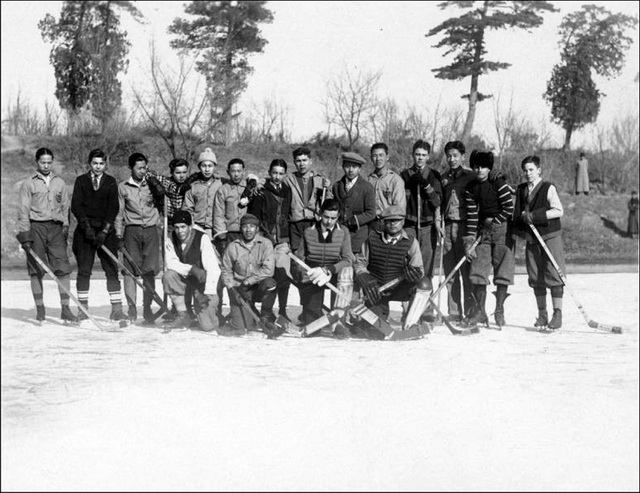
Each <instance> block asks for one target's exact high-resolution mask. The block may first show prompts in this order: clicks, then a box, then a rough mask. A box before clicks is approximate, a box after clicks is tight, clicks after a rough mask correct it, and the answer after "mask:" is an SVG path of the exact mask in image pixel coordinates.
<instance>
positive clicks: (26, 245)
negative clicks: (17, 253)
mask: <svg viewBox="0 0 640 493" xmlns="http://www.w3.org/2000/svg"><path fill="white" fill-rule="evenodd" d="M16 239H17V240H18V241H19V242H20V246H21V247H22V248H23V250H24V251H25V252H28V251H29V250H31V247H32V246H33V240H34V236H33V232H32V231H31V230H29V231H23V232H21V233H18V234H17V236H16Z"/></svg>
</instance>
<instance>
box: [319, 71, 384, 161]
mask: <svg viewBox="0 0 640 493" xmlns="http://www.w3.org/2000/svg"><path fill="white" fill-rule="evenodd" d="M381 77H382V71H381V70H378V71H375V72H373V71H367V72H363V71H362V70H360V69H357V70H349V69H348V68H346V67H345V68H344V69H343V70H342V71H341V72H340V73H339V74H338V75H337V76H334V77H333V78H332V79H329V80H328V81H327V82H326V89H327V92H326V96H325V99H324V101H323V105H324V109H325V117H326V120H327V123H329V124H332V123H334V124H336V125H337V126H338V128H340V129H341V130H344V132H345V134H346V137H347V142H348V148H349V149H353V147H354V146H355V145H356V144H357V142H358V141H359V140H360V138H361V137H363V134H364V133H365V132H366V131H367V130H368V128H369V125H370V123H371V119H370V115H371V113H372V112H374V111H375V110H376V107H377V104H378V95H377V92H378V84H379V82H380V78H381Z"/></svg>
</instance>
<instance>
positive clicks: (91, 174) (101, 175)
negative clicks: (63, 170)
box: [89, 171, 104, 183]
mask: <svg viewBox="0 0 640 493" xmlns="http://www.w3.org/2000/svg"><path fill="white" fill-rule="evenodd" d="M89 175H90V177H91V181H92V182H93V180H94V178H95V179H97V180H98V183H100V180H102V177H103V176H104V173H100V174H99V175H96V174H95V173H94V172H93V171H90V172H89Z"/></svg>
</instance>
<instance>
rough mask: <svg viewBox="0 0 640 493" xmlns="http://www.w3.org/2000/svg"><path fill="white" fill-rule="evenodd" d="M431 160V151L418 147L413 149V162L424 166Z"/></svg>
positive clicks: (421, 166)
mask: <svg viewBox="0 0 640 493" xmlns="http://www.w3.org/2000/svg"><path fill="white" fill-rule="evenodd" d="M428 160H429V151H427V150H426V149H422V148H420V147H418V148H417V149H416V150H415V151H413V164H414V165H416V166H417V167H418V168H424V167H425V166H426V165H427V161H428Z"/></svg>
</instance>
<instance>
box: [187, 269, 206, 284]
mask: <svg viewBox="0 0 640 493" xmlns="http://www.w3.org/2000/svg"><path fill="white" fill-rule="evenodd" d="M189 275H190V276H191V277H193V278H194V279H195V280H196V281H198V284H204V283H205V282H206V281H207V271H206V270H204V269H201V268H200V267H196V266H195V265H194V266H193V267H191V270H190V271H189Z"/></svg>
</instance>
